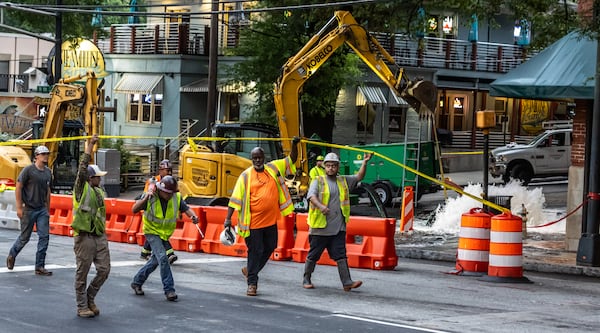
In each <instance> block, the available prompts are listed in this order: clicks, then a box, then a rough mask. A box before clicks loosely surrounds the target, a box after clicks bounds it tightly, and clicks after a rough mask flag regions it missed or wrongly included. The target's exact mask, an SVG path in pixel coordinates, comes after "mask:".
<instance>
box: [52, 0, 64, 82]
mask: <svg viewBox="0 0 600 333" xmlns="http://www.w3.org/2000/svg"><path fill="white" fill-rule="evenodd" d="M60 6H62V0H56V7H58V8H59V9H60ZM55 30H56V31H55V33H56V36H54V37H55V38H54V40H55V42H54V76H53V77H54V83H55V84H56V83H58V81H59V80H60V78H61V77H62V13H61V12H60V11H58V12H56V27H55Z"/></svg>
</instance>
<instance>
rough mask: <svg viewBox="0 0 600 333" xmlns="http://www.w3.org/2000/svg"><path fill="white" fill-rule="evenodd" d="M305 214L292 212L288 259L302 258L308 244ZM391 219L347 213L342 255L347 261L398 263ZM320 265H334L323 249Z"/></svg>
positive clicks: (365, 265) (357, 264)
mask: <svg viewBox="0 0 600 333" xmlns="http://www.w3.org/2000/svg"><path fill="white" fill-rule="evenodd" d="M307 217H308V215H307V214H296V242H295V243H294V248H292V260H293V261H295V262H305V261H306V257H307V256H308V250H309V249H310V245H309V242H308V224H307V222H306V219H307ZM395 227H396V221H395V219H391V218H389V219H384V218H373V217H366V216H350V221H349V222H348V225H347V226H346V256H347V257H348V265H349V266H350V267H354V268H368V269H385V270H391V269H394V268H395V267H396V266H397V265H398V255H397V254H396V247H395V245H394V233H395V230H394V229H395ZM317 263H318V264H320V265H332V266H335V265H336V262H335V261H333V260H332V259H331V258H330V257H329V254H328V253H327V250H325V251H324V252H323V255H321V258H320V259H319V261H317Z"/></svg>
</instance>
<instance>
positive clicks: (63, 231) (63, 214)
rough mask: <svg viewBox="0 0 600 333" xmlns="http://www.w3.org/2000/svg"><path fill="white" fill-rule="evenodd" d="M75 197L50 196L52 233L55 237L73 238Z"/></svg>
mask: <svg viewBox="0 0 600 333" xmlns="http://www.w3.org/2000/svg"><path fill="white" fill-rule="evenodd" d="M71 222H73V196H71V195H65V194H51V195H50V233H51V234H53V235H62V236H73V229H72V228H71Z"/></svg>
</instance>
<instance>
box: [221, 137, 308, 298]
mask: <svg viewBox="0 0 600 333" xmlns="http://www.w3.org/2000/svg"><path fill="white" fill-rule="evenodd" d="M299 142H300V138H298V137H295V138H294V139H293V141H292V150H291V152H290V155H289V156H287V157H285V158H282V159H279V160H273V161H271V162H268V163H265V151H264V150H263V149H262V148H261V147H256V148H254V149H252V151H251V152H250V157H251V158H252V166H251V167H249V168H248V169H246V170H244V171H243V172H242V174H241V175H240V177H239V178H238V179H237V182H236V183H235V187H234V188H233V193H232V195H231V198H229V209H228V211H227V217H226V218H225V222H224V226H225V228H228V227H230V226H231V216H232V215H233V212H234V210H237V211H238V223H237V226H238V234H239V235H240V236H242V237H243V238H244V241H245V242H246V247H247V248H248V261H247V263H246V267H242V274H243V275H244V277H246V281H247V284H248V289H247V291H246V295H248V296H256V295H257V289H258V273H259V272H260V271H261V270H262V269H263V267H265V264H266V263H267V261H269V257H271V254H272V253H273V251H274V250H275V248H276V247H277V220H278V219H279V218H280V217H281V215H284V216H285V215H289V214H291V213H292V212H293V211H294V204H293V203H292V197H291V195H290V192H289V190H288V188H287V186H286V185H285V176H288V175H293V174H295V172H296V167H295V166H294V163H295V162H296V159H297V158H298V143H299Z"/></svg>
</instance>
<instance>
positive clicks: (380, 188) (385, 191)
mask: <svg viewBox="0 0 600 333" xmlns="http://www.w3.org/2000/svg"><path fill="white" fill-rule="evenodd" d="M373 189H374V190H375V193H377V195H379V199H381V202H382V203H383V205H384V206H389V205H390V204H391V203H392V189H391V188H390V187H389V186H388V185H387V184H384V183H377V184H373Z"/></svg>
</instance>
